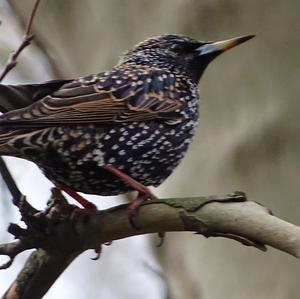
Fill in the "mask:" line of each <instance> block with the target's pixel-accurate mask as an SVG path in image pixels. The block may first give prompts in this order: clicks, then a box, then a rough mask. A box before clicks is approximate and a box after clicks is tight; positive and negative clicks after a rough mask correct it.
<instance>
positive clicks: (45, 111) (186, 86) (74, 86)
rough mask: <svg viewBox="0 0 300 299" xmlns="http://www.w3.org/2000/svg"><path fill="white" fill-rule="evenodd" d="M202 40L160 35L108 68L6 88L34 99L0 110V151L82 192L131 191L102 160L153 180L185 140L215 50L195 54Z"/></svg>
mask: <svg viewBox="0 0 300 299" xmlns="http://www.w3.org/2000/svg"><path fill="white" fill-rule="evenodd" d="M207 44H211V43H204V42H199V41H197V40H194V39H191V38H189V37H185V36H178V35H166V36H160V37H157V38H151V39H149V40H147V41H145V42H143V43H141V44H139V45H137V46H136V47H135V48H134V49H133V50H131V51H129V52H128V53H127V54H125V56H124V57H123V58H122V59H121V61H120V63H119V64H118V65H117V66H116V67H115V68H113V69H112V71H109V72H103V73H99V74H96V75H90V76H86V77H82V78H79V79H77V80H65V81H52V82H46V83H44V84H41V85H28V86H25V85H23V86H21V87H20V88H19V87H8V88H10V92H11V91H13V92H14V91H19V94H20V91H22V93H23V94H24V98H26V97H27V98H32V99H33V101H34V103H33V104H31V105H29V106H26V107H23V108H20V109H17V110H13V111H10V112H7V113H5V114H3V115H2V117H1V119H0V128H1V130H0V154H1V155H11V156H17V157H22V158H25V159H28V160H31V161H33V162H35V163H36V164H37V165H38V166H39V167H40V168H41V169H42V170H43V172H44V173H45V175H46V176H47V177H48V178H49V179H50V180H51V181H53V182H54V183H55V184H58V185H63V186H68V187H69V188H72V189H73V190H75V191H81V192H85V193H92V194H100V195H115V194H120V193H123V192H127V191H131V190H132V187H131V186H129V185H128V184H127V183H125V182H124V181H122V180H120V179H119V178H118V177H117V176H114V175H113V174H112V173H110V172H108V171H107V170H105V169H104V168H103V166H105V165H112V166H114V167H115V168H117V169H119V170H121V171H122V172H124V173H126V174H128V175H129V176H131V177H132V178H134V179H135V180H137V181H138V182H140V183H142V184H143V185H145V186H158V185H160V184H161V183H162V182H163V181H164V180H165V179H166V178H167V177H168V176H169V175H170V174H171V173H172V171H173V170H174V168H175V167H176V166H177V165H178V164H179V162H180V161H181V159H182V158H183V156H184V154H185V153H186V151H187V149H188V146H189V144H190V143H191V141H192V138H193V135H194V130H195V127H196V125H197V122H198V93H197V84H198V81H199V79H200V77H201V75H202V73H203V71H204V69H205V67H206V66H207V64H208V63H209V62H210V61H211V60H212V59H213V58H214V57H215V56H217V55H218V54H219V53H215V52H216V51H215V52H214V53H213V55H212V54H209V55H204V57H202V56H203V55H200V54H199V48H201V47H202V46H205V45H207ZM201 49H202V48H201ZM200 52H201V51H200ZM2 87H3V86H2ZM0 92H1V89H0ZM22 93H21V94H22Z"/></svg>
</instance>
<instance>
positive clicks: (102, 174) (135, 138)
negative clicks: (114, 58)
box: [32, 122, 194, 195]
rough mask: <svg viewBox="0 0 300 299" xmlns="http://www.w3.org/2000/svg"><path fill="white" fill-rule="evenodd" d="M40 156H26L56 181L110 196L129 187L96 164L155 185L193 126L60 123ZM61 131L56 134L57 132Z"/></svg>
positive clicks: (170, 168)
mask: <svg viewBox="0 0 300 299" xmlns="http://www.w3.org/2000/svg"><path fill="white" fill-rule="evenodd" d="M58 131H60V132H55V133H54V134H53V138H52V139H55V136H54V135H60V136H59V138H58V140H59V141H57V142H56V141H53V140H52V142H50V143H49V144H48V146H47V149H46V150H45V151H44V155H42V156H39V157H38V158H37V159H32V160H33V161H34V162H35V163H37V164H38V165H39V167H40V168H42V170H43V171H44V173H45V175H46V176H47V177H48V178H49V179H50V180H51V181H53V182H55V183H57V184H63V185H66V186H69V187H70V188H72V189H74V190H76V191H80V192H84V193H91V194H99V195H115V194H120V193H124V192H127V191H131V190H132V188H131V187H130V186H129V185H127V184H126V183H124V182H123V181H121V180H120V179H119V178H117V177H116V176H114V175H112V174H111V173H109V172H108V171H107V170H104V169H103V168H102V167H101V166H103V165H107V164H110V165H113V166H114V167H116V168H118V169H119V170H121V171H123V172H124V173H126V174H128V175H129V176H131V177H132V178H134V179H136V180H137V181H139V182H140V183H142V184H144V185H146V186H151V185H152V186H158V185H159V184H161V183H162V182H163V181H164V180H165V179H166V178H167V177H168V176H169V175H170V174H171V173H172V171H173V170H174V168H175V167H176V166H177V165H178V164H179V162H180V160H181V159H182V158H183V156H184V154H185V152H186V150H187V148H188V145H189V143H190V142H191V139H192V135H193V131H194V126H192V124H191V125H190V126H183V127H182V126H181V127H180V126H178V125H176V126H170V125H166V124H158V123H155V122H152V123H151V122H150V123H147V124H145V123H131V124H127V125H124V124H122V125H120V126H118V127H116V126H111V127H108V126H106V127H103V126H101V127H100V126H99V127H97V126H89V127H76V128H66V127H62V128H60V129H59V130H58ZM61 134H62V135H61Z"/></svg>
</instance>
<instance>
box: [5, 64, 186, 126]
mask: <svg viewBox="0 0 300 299" xmlns="http://www.w3.org/2000/svg"><path fill="white" fill-rule="evenodd" d="M177 81H178V82H177ZM177 81H176V78H175V76H174V75H172V74H171V73H168V72H165V71H161V70H151V71H149V69H147V70H144V72H143V71H142V72H141V71H140V70H138V71H137V70H136V71H135V72H133V75H132V74H131V76H129V75H128V71H127V72H124V70H120V69H114V70H113V71H112V72H109V73H108V72H106V73H100V74H97V75H93V76H88V77H84V78H80V79H78V80H75V81H72V82H68V83H66V84H64V85H63V86H61V87H60V88H59V89H57V90H56V91H54V92H52V93H51V94H50V95H47V96H45V97H44V98H42V99H41V100H39V101H37V102H35V103H33V104H32V105H30V106H27V107H25V108H22V109H18V110H14V111H10V112H7V113H5V114H3V115H2V116H1V119H0V126H4V125H7V126H8V125H9V126H12V127H14V128H22V127H30V128H34V127H46V126H56V125H64V124H67V125H76V124H79V123H80V124H84V123H87V124H91V123H106V122H114V121H115V122H124V121H126V122H127V121H145V120H151V119H168V120H170V119H175V120H176V118H177V119H179V118H180V115H179V113H178V111H179V110H180V109H181V108H182V105H183V101H182V98H183V97H184V93H186V92H187V90H188V87H187V84H184V82H182V81H180V80H179V79H177ZM176 84H177V85H178V84H181V88H180V89H178V90H180V91H178V92H176V88H174V86H175V85H176Z"/></svg>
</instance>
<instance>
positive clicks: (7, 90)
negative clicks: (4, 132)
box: [0, 80, 72, 113]
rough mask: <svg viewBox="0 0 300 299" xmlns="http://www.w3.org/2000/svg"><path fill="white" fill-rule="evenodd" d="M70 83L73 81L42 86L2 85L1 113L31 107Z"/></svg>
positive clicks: (54, 82) (49, 83)
mask: <svg viewBox="0 0 300 299" xmlns="http://www.w3.org/2000/svg"><path fill="white" fill-rule="evenodd" d="M70 81H72V80H52V81H47V82H44V83H41V84H20V85H4V84H0V112H3V113H5V112H8V111H11V110H15V109H19V108H23V107H26V106H29V105H31V104H32V103H34V102H36V101H38V100H40V99H42V98H43V97H45V96H46V95H48V94H51V93H52V92H54V91H55V90H57V89H58V88H60V87H61V86H62V85H64V84H66V83H68V82H70Z"/></svg>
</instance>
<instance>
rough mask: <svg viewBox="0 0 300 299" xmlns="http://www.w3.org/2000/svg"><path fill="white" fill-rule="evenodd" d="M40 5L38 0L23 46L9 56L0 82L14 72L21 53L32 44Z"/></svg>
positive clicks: (29, 21)
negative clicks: (33, 26)
mask: <svg viewBox="0 0 300 299" xmlns="http://www.w3.org/2000/svg"><path fill="white" fill-rule="evenodd" d="M39 3H40V0H36V1H35V3H34V5H33V8H32V11H31V14H30V17H29V19H28V22H27V25H26V30H25V35H24V37H23V40H22V42H21V44H20V45H19V47H18V48H17V49H16V50H15V51H13V52H12V53H11V55H10V56H9V58H8V61H7V63H6V66H5V68H4V70H3V71H2V73H1V75H0V82H1V81H3V79H4V78H5V76H6V75H7V74H8V73H9V72H10V70H12V69H13V68H14V67H15V66H16V65H17V63H18V61H17V59H18V56H19V55H20V54H21V52H22V51H23V50H24V49H25V48H26V47H27V46H29V45H30V43H31V41H32V39H33V34H32V32H31V27H32V23H33V20H34V17H35V14H36V11H37V9H38V6H39Z"/></svg>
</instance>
